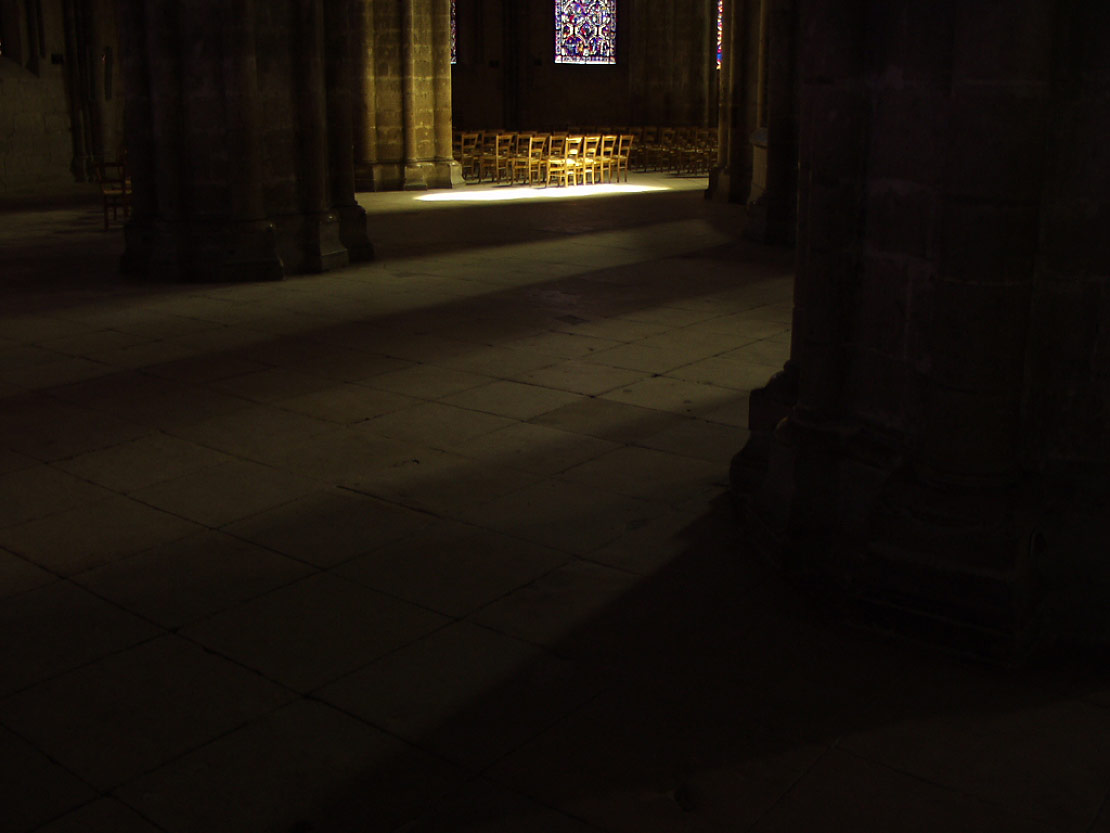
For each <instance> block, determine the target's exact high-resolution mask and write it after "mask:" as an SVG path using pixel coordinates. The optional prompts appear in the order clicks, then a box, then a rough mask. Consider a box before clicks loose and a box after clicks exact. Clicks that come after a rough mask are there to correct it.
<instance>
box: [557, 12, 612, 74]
mask: <svg viewBox="0 0 1110 833" xmlns="http://www.w3.org/2000/svg"><path fill="white" fill-rule="evenodd" d="M616 62H617V0H555V63H557V64H615V63H616Z"/></svg>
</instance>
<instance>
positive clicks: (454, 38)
mask: <svg viewBox="0 0 1110 833" xmlns="http://www.w3.org/2000/svg"><path fill="white" fill-rule="evenodd" d="M458 62H459V25H458V21H457V18H456V15H455V0H451V63H453V64H457V63H458Z"/></svg>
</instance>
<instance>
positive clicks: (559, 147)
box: [547, 133, 567, 157]
mask: <svg viewBox="0 0 1110 833" xmlns="http://www.w3.org/2000/svg"><path fill="white" fill-rule="evenodd" d="M547 155H548V156H552V157H563V156H566V155H567V136H566V134H565V133H564V134H563V135H562V136H552V137H551V141H550V142H549V143H548V148H547Z"/></svg>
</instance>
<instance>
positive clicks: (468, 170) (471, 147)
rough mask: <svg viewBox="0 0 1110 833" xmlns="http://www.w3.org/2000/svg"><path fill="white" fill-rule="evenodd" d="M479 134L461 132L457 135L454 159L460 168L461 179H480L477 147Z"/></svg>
mask: <svg viewBox="0 0 1110 833" xmlns="http://www.w3.org/2000/svg"><path fill="white" fill-rule="evenodd" d="M480 138H481V134H479V133H477V132H463V133H460V134H459V140H458V149H457V151H456V153H457V155H456V157H455V158H456V159H457V160H458V162H459V165H460V166H461V167H462V175H463V179H467V178H468V177H470V178H480V177H479V176H478V159H479V155H480V154H479V146H478V142H479V140H480Z"/></svg>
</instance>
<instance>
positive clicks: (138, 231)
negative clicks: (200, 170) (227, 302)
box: [120, 220, 285, 283]
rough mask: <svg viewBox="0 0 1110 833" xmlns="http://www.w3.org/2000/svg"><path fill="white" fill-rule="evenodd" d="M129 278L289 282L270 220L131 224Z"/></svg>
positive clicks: (125, 267) (124, 267) (126, 266)
mask: <svg viewBox="0 0 1110 833" xmlns="http://www.w3.org/2000/svg"><path fill="white" fill-rule="evenodd" d="M124 234H125V239H126V241H127V251H126V253H125V254H124V256H123V258H122V260H121V264H120V265H121V268H122V270H123V271H124V272H125V273H128V274H134V275H141V276H144V277H146V278H147V279H149V280H155V281H163V280H164V281H216V282H221V283H224V282H237V281H268V280H281V279H282V278H283V277H285V266H284V262H283V261H282V258H281V257H280V256H279V254H278V251H277V237H276V234H275V230H274V226H273V224H272V223H270V222H268V221H264V220H263V221H249V222H232V221H219V220H213V221H193V222H184V221H180V222H175V221H164V220H157V221H151V222H138V221H132V222H130V223H128V225H127V228H126V230H125V232H124Z"/></svg>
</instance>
